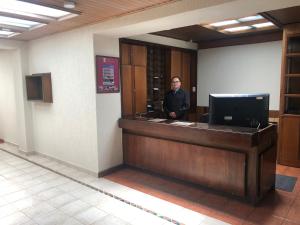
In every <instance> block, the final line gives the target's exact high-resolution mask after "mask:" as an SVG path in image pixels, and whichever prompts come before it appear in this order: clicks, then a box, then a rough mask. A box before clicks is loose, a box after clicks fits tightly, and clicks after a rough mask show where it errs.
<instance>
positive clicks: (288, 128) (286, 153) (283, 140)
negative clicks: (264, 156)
mask: <svg viewBox="0 0 300 225" xmlns="http://www.w3.org/2000/svg"><path fill="white" fill-rule="evenodd" d="M279 126H280V129H279V134H280V137H279V149H280V151H279V163H281V164H284V165H288V166H295V167H300V117H294V116H284V115H283V116H281V117H280V125H279Z"/></svg>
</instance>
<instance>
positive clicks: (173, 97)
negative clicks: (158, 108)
mask: <svg viewBox="0 0 300 225" xmlns="http://www.w3.org/2000/svg"><path fill="white" fill-rule="evenodd" d="M163 107H164V112H165V113H166V115H167V118H169V119H173V118H171V117H170V116H169V113H170V112H175V113H176V118H175V119H176V120H186V119H187V112H188V109H189V108H190V99H189V95H188V94H187V93H186V92H185V91H184V90H183V89H179V90H177V91H176V92H175V91H173V90H170V91H169V92H168V93H167V94H166V95H165V99H164V104H163Z"/></svg>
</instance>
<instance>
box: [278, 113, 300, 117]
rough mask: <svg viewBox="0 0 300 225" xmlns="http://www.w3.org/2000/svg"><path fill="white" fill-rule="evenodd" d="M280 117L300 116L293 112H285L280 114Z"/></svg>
mask: <svg viewBox="0 0 300 225" xmlns="http://www.w3.org/2000/svg"><path fill="white" fill-rule="evenodd" d="M280 117H295V118H300V115H299V114H291V113H284V114H282V115H280Z"/></svg>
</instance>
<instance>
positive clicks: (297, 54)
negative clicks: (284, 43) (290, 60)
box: [286, 52, 300, 57]
mask: <svg viewBox="0 0 300 225" xmlns="http://www.w3.org/2000/svg"><path fill="white" fill-rule="evenodd" d="M286 57H300V52H297V53H286Z"/></svg>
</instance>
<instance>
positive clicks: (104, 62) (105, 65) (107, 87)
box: [96, 55, 120, 93]
mask: <svg viewBox="0 0 300 225" xmlns="http://www.w3.org/2000/svg"><path fill="white" fill-rule="evenodd" d="M96 84H97V87H96V88H97V93H117V92H119V91H120V85H119V84H120V79H119V58H116V57H109V56H99V55H97V56H96Z"/></svg>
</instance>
